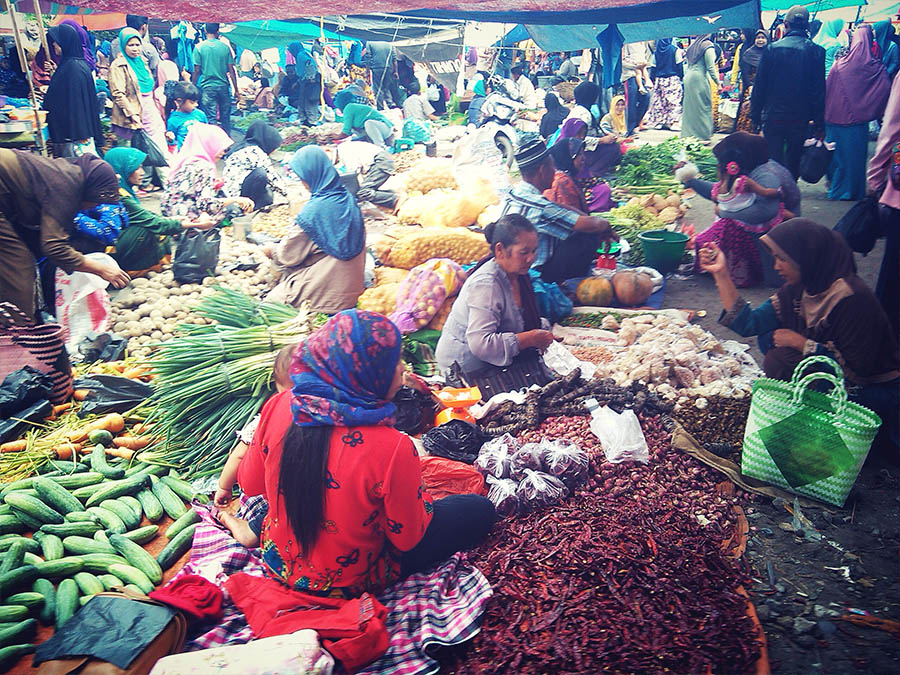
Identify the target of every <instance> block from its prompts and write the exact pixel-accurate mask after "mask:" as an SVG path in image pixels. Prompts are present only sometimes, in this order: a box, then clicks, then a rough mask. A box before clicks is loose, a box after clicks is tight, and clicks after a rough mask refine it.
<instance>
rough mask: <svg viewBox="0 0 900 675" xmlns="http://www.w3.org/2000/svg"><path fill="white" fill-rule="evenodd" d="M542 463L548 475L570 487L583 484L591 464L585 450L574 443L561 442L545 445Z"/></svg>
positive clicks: (551, 442)
mask: <svg viewBox="0 0 900 675" xmlns="http://www.w3.org/2000/svg"><path fill="white" fill-rule="evenodd" d="M541 461H542V462H543V464H544V468H545V469H546V471H547V473H549V474H550V475H551V476H556V477H557V478H559V479H560V480H562V481H563V482H564V483H565V484H566V485H569V486H574V485H578V484H579V483H582V482H583V481H584V480H585V479H586V478H587V476H588V471H589V469H590V464H591V460H590V457H588V454H587V453H586V452H585V451H584V450H582V449H581V448H579V447H578V446H577V445H575V444H574V443H567V442H566V441H561V440H558V441H550V442H548V443H547V444H545V445H543V450H542V454H541Z"/></svg>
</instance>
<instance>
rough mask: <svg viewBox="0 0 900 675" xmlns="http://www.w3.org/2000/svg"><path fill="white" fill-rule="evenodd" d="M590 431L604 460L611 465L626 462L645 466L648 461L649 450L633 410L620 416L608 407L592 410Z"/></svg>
mask: <svg viewBox="0 0 900 675" xmlns="http://www.w3.org/2000/svg"><path fill="white" fill-rule="evenodd" d="M591 431H593V432H594V435H595V436H596V437H597V438H598V439H599V440H600V444H601V445H602V446H603V453H604V454H605V455H606V459H608V460H609V461H610V462H612V463H613V464H618V463H619V462H628V461H632V462H640V463H641V464H646V463H647V462H649V461H650V450H649V448H647V441H646V439H645V438H644V432H643V430H642V429H641V423H640V421H638V418H637V415H635V414H634V411H633V410H630V409H629V410H626V411H624V412H623V413H622V414H621V415H620V414H618V413H616V412H615V411H614V410H610V408H609V406H603V407H602V408H599V409H597V410H594V411H593V412H592V413H591Z"/></svg>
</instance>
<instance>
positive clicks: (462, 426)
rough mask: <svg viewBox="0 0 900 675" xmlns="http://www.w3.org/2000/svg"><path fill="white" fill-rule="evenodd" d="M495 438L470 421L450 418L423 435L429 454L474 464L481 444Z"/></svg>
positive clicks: (423, 442) (423, 441)
mask: <svg viewBox="0 0 900 675" xmlns="http://www.w3.org/2000/svg"><path fill="white" fill-rule="evenodd" d="M491 438H493V437H492V436H491V435H490V434H487V433H485V432H483V431H482V430H481V429H479V428H478V427H476V426H475V425H474V424H472V423H470V422H465V421H463V420H450V421H449V422H447V423H446V424H442V425H441V426H439V427H435V428H434V429H432V430H431V431H429V432H428V433H427V434H425V435H424V436H422V444H423V445H424V446H425V449H426V450H427V451H428V454H430V455H435V456H437V457H446V458H447V459H453V460H456V461H457V462H465V463H466V464H472V463H474V462H475V460H476V459H477V458H478V451H479V450H481V446H482V445H484V444H485V443H486V442H487V441H489V440H491Z"/></svg>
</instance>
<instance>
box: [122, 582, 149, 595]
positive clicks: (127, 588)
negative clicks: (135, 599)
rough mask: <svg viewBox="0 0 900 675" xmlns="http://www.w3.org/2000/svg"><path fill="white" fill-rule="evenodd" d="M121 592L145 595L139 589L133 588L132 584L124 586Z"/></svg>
mask: <svg viewBox="0 0 900 675" xmlns="http://www.w3.org/2000/svg"><path fill="white" fill-rule="evenodd" d="M122 590H125V591H131V592H132V593H138V594H139V595H147V594H146V593H144V591H142V590H141V589H140V588H138V587H137V586H135V585H134V584H125V586H124V587H123V589H122Z"/></svg>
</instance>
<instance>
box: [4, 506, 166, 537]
mask: <svg viewBox="0 0 900 675" xmlns="http://www.w3.org/2000/svg"><path fill="white" fill-rule="evenodd" d="M160 508H161V507H160ZM27 529H28V528H27V527H26V526H25V524H24V523H23V522H22V521H21V520H19V519H18V518H17V517H16V515H15V514H12V513H8V514H4V515H0V534H12V533H17V534H18V533H22V532H25V531H26V530H27Z"/></svg>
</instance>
